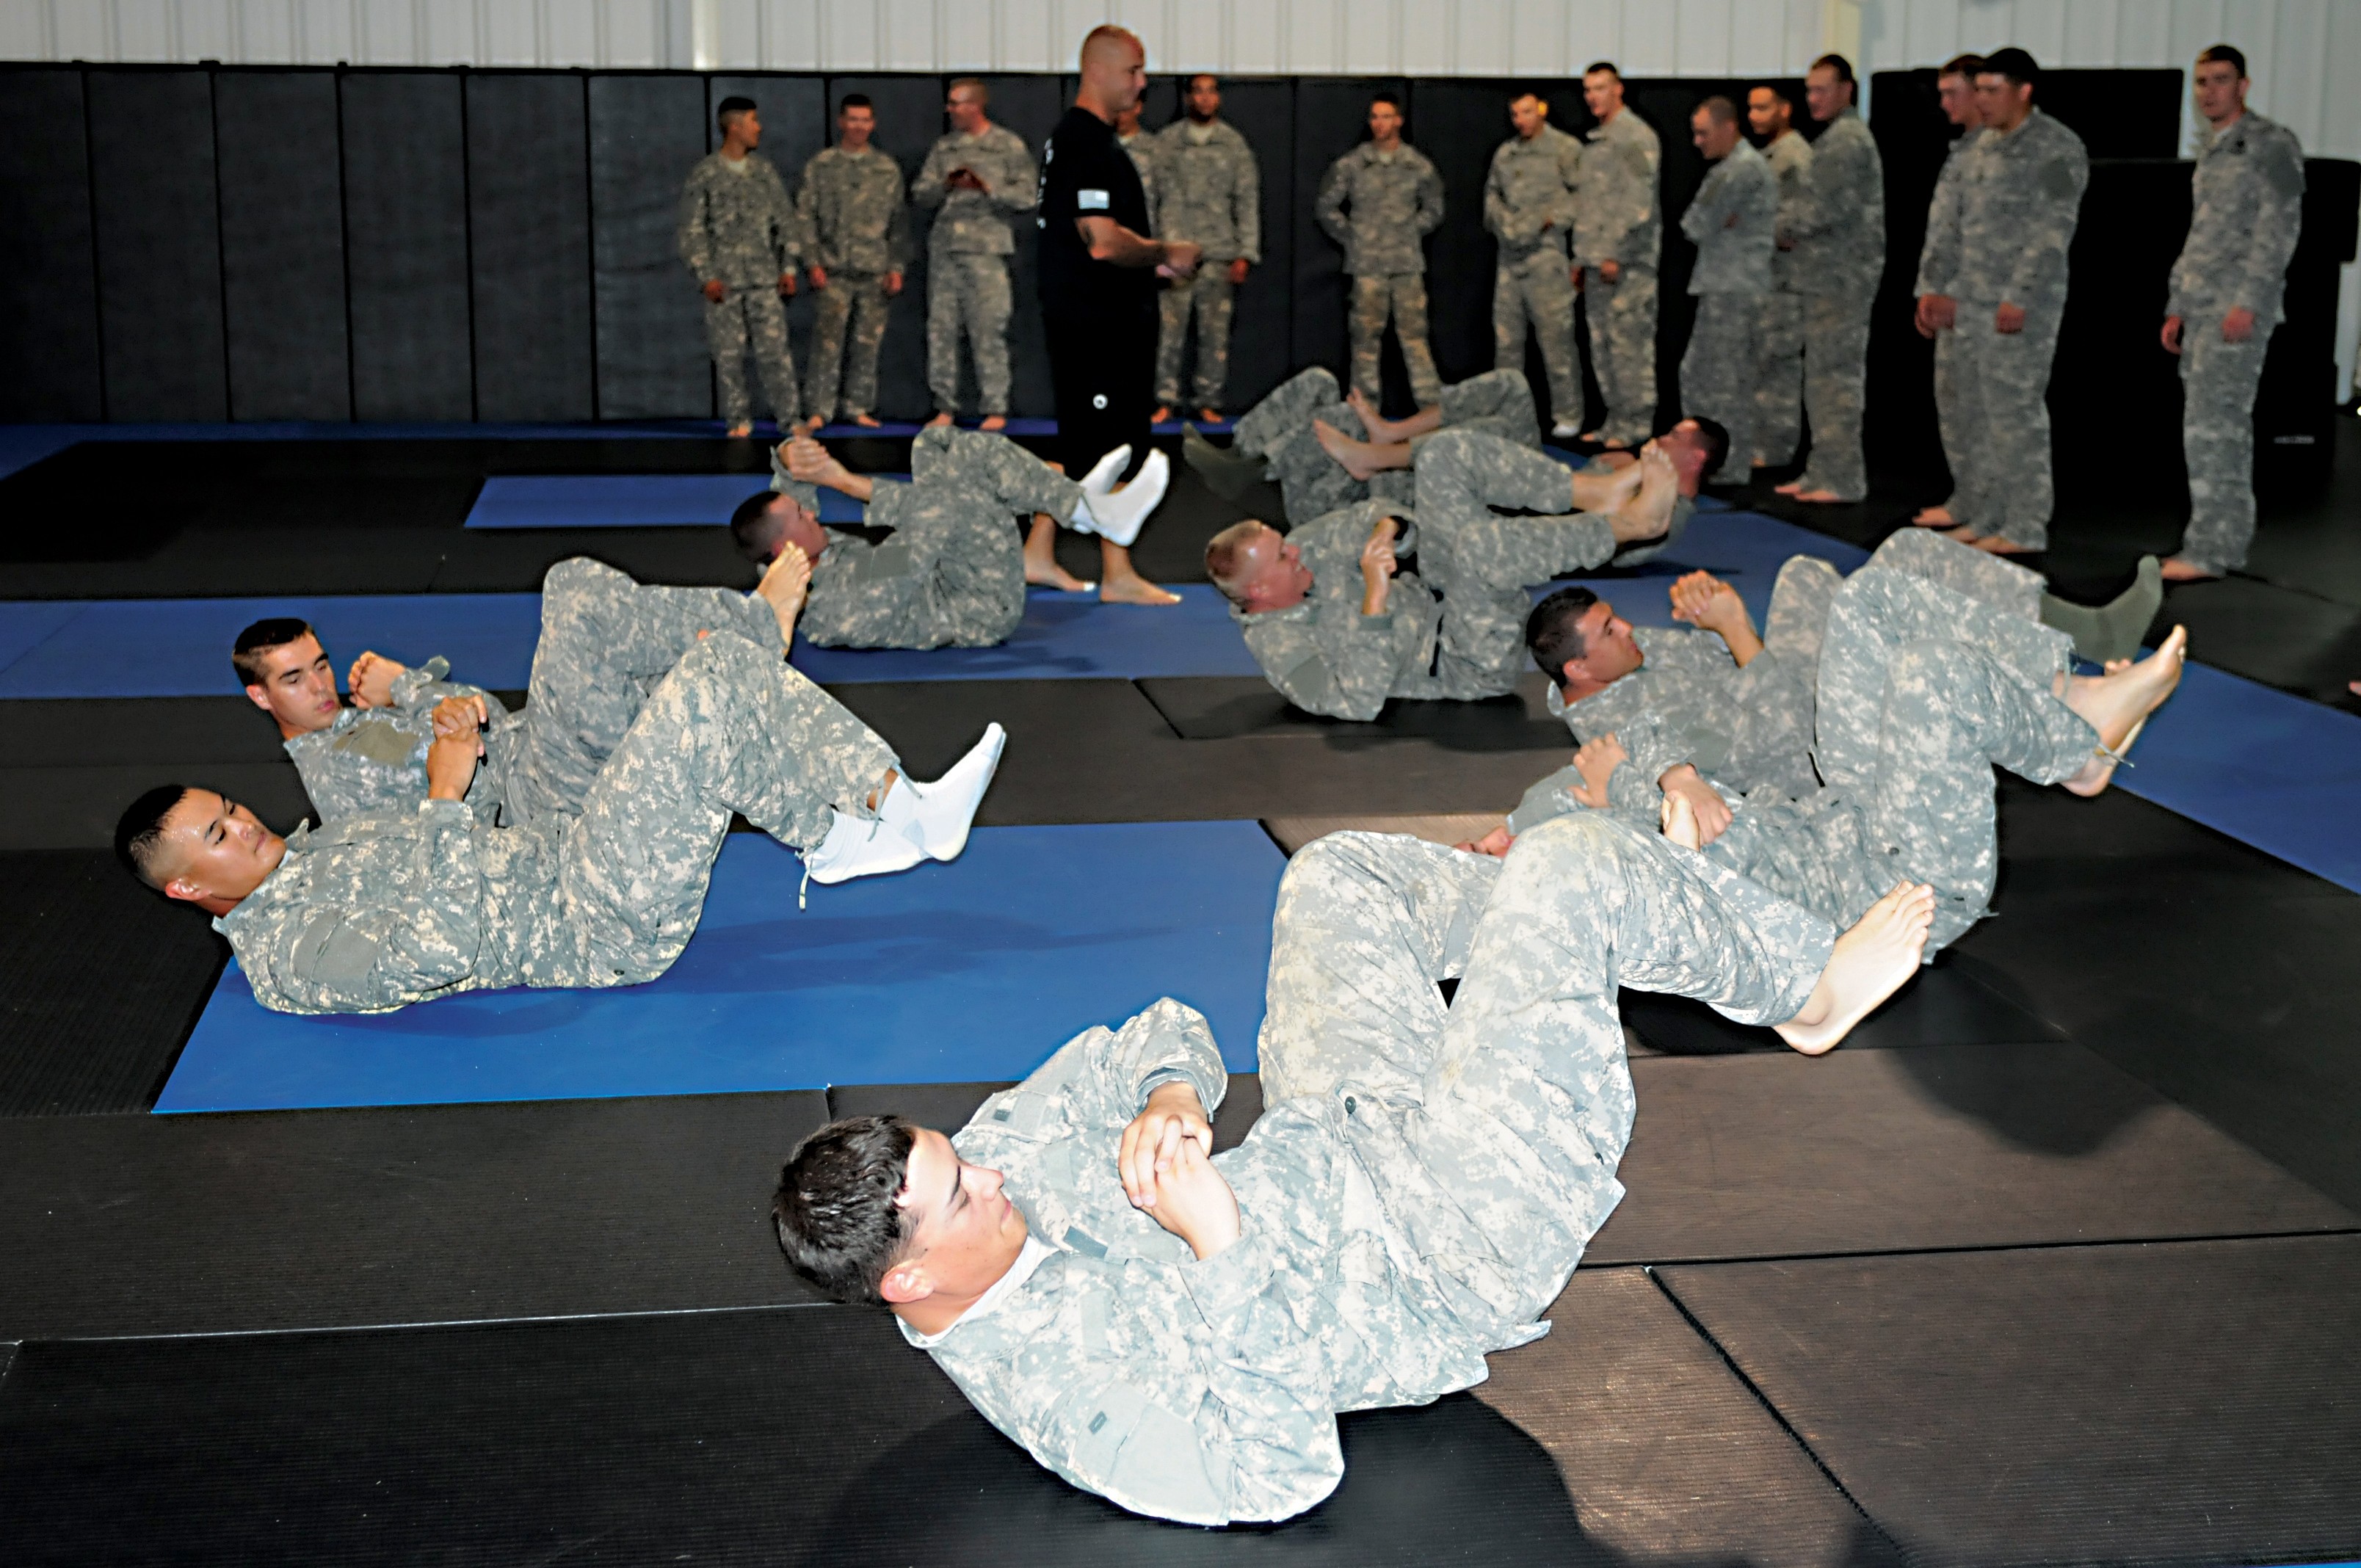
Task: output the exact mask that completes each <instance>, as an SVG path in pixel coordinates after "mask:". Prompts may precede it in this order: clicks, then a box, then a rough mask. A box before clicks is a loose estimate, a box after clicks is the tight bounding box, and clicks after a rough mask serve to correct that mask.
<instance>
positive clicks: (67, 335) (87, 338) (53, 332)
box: [0, 70, 105, 420]
mask: <svg viewBox="0 0 2361 1568" xmlns="http://www.w3.org/2000/svg"><path fill="white" fill-rule="evenodd" d="M83 123H84V115H83V111H82V72H80V71H41V70H29V71H0V236H5V239H0V419H6V420H96V419H102V418H104V417H105V405H104V400H103V399H102V396H101V390H100V387H99V350H98V284H97V280H96V277H95V263H94V260H93V252H92V248H91V247H92V239H91V217H90V149H89V146H88V144H87V142H86V141H85V139H84V136H83Z"/></svg>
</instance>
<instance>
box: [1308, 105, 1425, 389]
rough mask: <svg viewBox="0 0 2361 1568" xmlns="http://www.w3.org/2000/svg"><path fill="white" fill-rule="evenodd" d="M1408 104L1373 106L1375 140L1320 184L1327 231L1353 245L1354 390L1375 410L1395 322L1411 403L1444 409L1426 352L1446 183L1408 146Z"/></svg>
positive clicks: (1349, 252)
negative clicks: (1430, 244)
mask: <svg viewBox="0 0 2361 1568" xmlns="http://www.w3.org/2000/svg"><path fill="white" fill-rule="evenodd" d="M1401 128H1402V112H1401V100H1400V98H1397V97H1396V96H1394V94H1392V93H1378V95H1377V96H1375V97H1374V98H1372V99H1370V100H1369V139H1368V140H1367V141H1365V142H1363V143H1362V144H1361V145H1360V146H1358V147H1356V148H1354V149H1353V150H1352V151H1350V152H1348V153H1346V154H1345V156H1344V157H1342V158H1340V159H1337V160H1336V161H1335V162H1334V163H1332V164H1330V165H1329V166H1328V174H1327V177H1326V178H1325V179H1323V180H1322V181H1320V201H1319V205H1318V208H1317V211H1318V213H1319V216H1320V226H1321V227H1322V228H1323V229H1326V230H1327V231H1328V236H1329V237H1330V238H1331V239H1333V240H1334V241H1335V242H1336V243H1337V244H1338V245H1341V246H1343V247H1345V275H1346V276H1348V277H1350V278H1351V279H1352V280H1353V302H1352V305H1351V307H1350V309H1349V311H1348V312H1347V314H1346V321H1347V323H1348V324H1349V325H1350V326H1351V328H1352V337H1353V385H1354V387H1355V388H1356V389H1358V390H1359V392H1360V394H1361V395H1362V396H1363V397H1365V398H1367V399H1368V400H1370V401H1371V402H1372V403H1374V402H1377V401H1378V400H1379V399H1380V397H1381V395H1382V393H1381V390H1380V387H1379V383H1378V344H1379V343H1380V342H1381V341H1382V340H1383V339H1384V337H1385V333H1386V322H1387V320H1388V318H1389V317H1390V318H1391V320H1392V322H1393V323H1394V336H1395V337H1397V338H1398V339H1400V342H1401V351H1402V363H1403V364H1405V365H1407V366H1408V367H1410V387H1411V397H1412V398H1414V399H1415V400H1417V402H1418V406H1419V407H1420V408H1422V409H1429V408H1433V407H1434V406H1435V405H1436V404H1438V403H1440V402H1442V401H1443V378H1442V377H1441V376H1439V375H1437V374H1435V369H1434V354H1433V350H1431V349H1429V348H1428V347H1427V345H1426V247H1425V246H1424V244H1423V243H1422V242H1423V241H1424V240H1425V238H1426V236H1428V235H1431V234H1433V232H1434V231H1435V230H1436V229H1437V228H1439V227H1441V226H1442V224H1443V176H1441V175H1440V174H1437V173H1436V172H1435V171H1434V165H1433V164H1432V163H1430V162H1428V161H1427V159H1426V155H1425V154H1424V153H1422V152H1421V151H1419V150H1418V149H1417V148H1414V147H1412V146H1411V145H1410V144H1409V143H1408V142H1405V141H1403V140H1402V135H1401Z"/></svg>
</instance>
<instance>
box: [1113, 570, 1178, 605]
mask: <svg viewBox="0 0 2361 1568" xmlns="http://www.w3.org/2000/svg"><path fill="white" fill-rule="evenodd" d="M1099 602H1100V603H1101V604H1179V603H1180V595H1179V594H1176V593H1173V592H1171V591H1170V590H1169V589H1165V588H1159V587H1157V586H1156V585H1155V584H1154V583H1151V582H1149V581H1148V579H1147V578H1146V577H1142V576H1129V577H1109V578H1108V579H1107V580H1106V581H1105V582H1104V583H1101V584H1100V585H1099Z"/></svg>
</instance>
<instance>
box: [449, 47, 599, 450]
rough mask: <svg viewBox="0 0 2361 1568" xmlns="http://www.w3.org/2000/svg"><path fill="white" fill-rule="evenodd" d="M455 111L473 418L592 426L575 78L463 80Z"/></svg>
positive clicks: (585, 131) (584, 200) (586, 226)
mask: <svg viewBox="0 0 2361 1568" xmlns="http://www.w3.org/2000/svg"><path fill="white" fill-rule="evenodd" d="M585 113H586V107H585V99H584V96H583V78H582V77H580V76H579V75H577V74H574V73H571V72H568V73H566V74H558V73H556V72H549V71H530V72H528V71H496V72H489V73H488V72H471V73H470V74H469V75H468V77H467V214H468V221H467V232H468V261H469V275H468V281H469V297H470V299H471V301H472V303H473V307H474V313H475V323H476V338H475V363H476V417H477V418H478V419H483V420H577V419H589V418H592V417H593V416H594V415H595V414H596V412H597V402H596V400H595V398H594V395H593V393H592V389H591V356H590V152H589V147H590V140H589V127H588V125H587V124H586V123H585V119H584V115H585Z"/></svg>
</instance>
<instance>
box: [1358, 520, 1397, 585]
mask: <svg viewBox="0 0 2361 1568" xmlns="http://www.w3.org/2000/svg"><path fill="white" fill-rule="evenodd" d="M1398 527H1399V525H1398V524H1397V523H1396V522H1395V521H1394V520H1393V519H1392V518H1389V517H1381V518H1379V519H1378V525H1377V526H1376V527H1375V528H1373V529H1371V530H1369V542H1368V543H1367V544H1364V545H1362V546H1361V581H1362V582H1363V583H1365V584H1367V586H1369V587H1377V586H1378V585H1379V584H1381V583H1383V582H1384V581H1385V580H1386V579H1387V578H1389V577H1390V576H1393V575H1394V574H1395V573H1396V572H1398V571H1400V569H1401V563H1400V561H1399V560H1398V559H1396V558H1395V555H1394V538H1395V533H1396V530H1397V528H1398Z"/></svg>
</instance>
